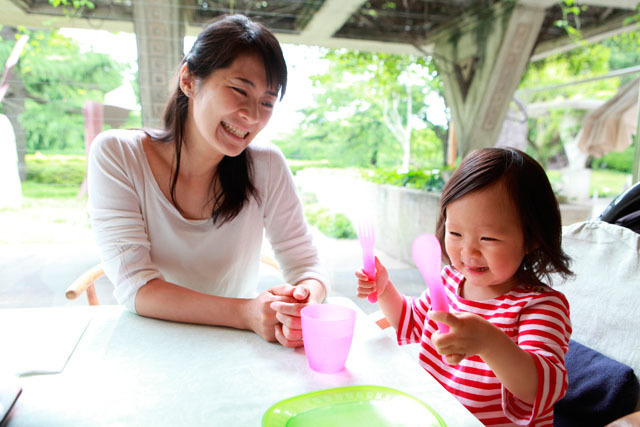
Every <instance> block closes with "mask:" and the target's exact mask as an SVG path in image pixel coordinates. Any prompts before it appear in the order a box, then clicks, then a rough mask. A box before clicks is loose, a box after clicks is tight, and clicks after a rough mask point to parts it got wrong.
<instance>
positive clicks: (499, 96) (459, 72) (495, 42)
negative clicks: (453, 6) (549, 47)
mask: <svg viewBox="0 0 640 427" xmlns="http://www.w3.org/2000/svg"><path fill="white" fill-rule="evenodd" d="M543 18H544V9H541V8H536V7H529V6H522V5H518V6H503V5H501V4H498V5H497V6H496V7H494V8H492V9H491V11H490V12H488V13H483V14H474V15H473V16H469V17H468V18H466V19H461V21H460V22H459V24H458V25H456V27H455V28H452V29H450V30H449V31H447V32H446V33H444V34H442V35H440V36H439V37H438V38H437V39H436V42H435V53H436V56H435V59H436V61H437V64H438V70H439V73H440V76H441V78H442V80H443V86H444V95H445V99H446V101H447V105H448V106H449V108H451V116H452V123H453V128H454V129H455V135H456V141H457V145H458V154H459V155H461V156H465V155H466V154H467V153H469V152H470V151H472V150H474V149H476V148H481V147H490V146H493V145H494V144H495V142H496V140H497V138H498V135H499V133H500V130H501V128H502V122H503V120H504V117H505V115H506V113H507V110H508V107H509V103H510V102H511V99H512V97H513V93H514V92H515V90H516V88H517V87H518V84H519V83H520V81H521V79H522V75H523V74H524V71H525V69H526V65H527V63H528V61H529V57H530V55H531V50H532V49H533V45H534V43H535V40H536V38H537V36H538V33H539V31H540V27H541V25H542V21H543Z"/></svg>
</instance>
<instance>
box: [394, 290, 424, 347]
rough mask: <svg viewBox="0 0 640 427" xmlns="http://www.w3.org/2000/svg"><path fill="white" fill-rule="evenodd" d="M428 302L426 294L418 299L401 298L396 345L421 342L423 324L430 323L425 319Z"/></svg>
mask: <svg viewBox="0 0 640 427" xmlns="http://www.w3.org/2000/svg"><path fill="white" fill-rule="evenodd" d="M429 306H430V300H429V296H428V295H427V292H426V291H425V292H423V293H422V295H421V296H420V298H415V297H408V296H403V302H402V312H401V313H400V323H399V325H398V330H397V331H396V333H397V338H398V344H400V345H404V344H411V343H417V342H420V341H421V337H422V333H423V330H424V322H425V320H426V321H427V322H431V321H430V320H429V319H428V318H427V312H428V311H429Z"/></svg>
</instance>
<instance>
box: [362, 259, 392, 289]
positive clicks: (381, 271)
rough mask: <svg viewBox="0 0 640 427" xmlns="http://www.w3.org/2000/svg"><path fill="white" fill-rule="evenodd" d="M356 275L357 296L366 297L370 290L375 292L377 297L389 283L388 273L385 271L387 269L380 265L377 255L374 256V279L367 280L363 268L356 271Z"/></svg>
mask: <svg viewBox="0 0 640 427" xmlns="http://www.w3.org/2000/svg"><path fill="white" fill-rule="evenodd" d="M356 277H357V278H358V298H367V297H368V296H369V294H370V293H372V292H377V293H378V297H380V296H381V295H382V294H383V293H384V291H385V290H386V289H387V284H388V283H389V273H387V269H386V268H385V267H384V265H382V263H381V262H380V260H379V259H378V257H376V278H375V280H369V277H368V276H367V275H366V274H365V272H364V270H361V271H356Z"/></svg>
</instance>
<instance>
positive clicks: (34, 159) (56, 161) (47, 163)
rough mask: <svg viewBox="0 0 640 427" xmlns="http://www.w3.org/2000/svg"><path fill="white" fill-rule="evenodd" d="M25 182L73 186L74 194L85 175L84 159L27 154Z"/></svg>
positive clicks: (82, 157) (74, 156)
mask: <svg viewBox="0 0 640 427" xmlns="http://www.w3.org/2000/svg"><path fill="white" fill-rule="evenodd" d="M25 163H26V166H27V182H33V183H40V184H54V185H64V186H75V188H76V192H77V190H78V187H79V186H80V184H82V181H83V180H84V177H85V174H86V158H85V156H79V155H44V154H41V153H36V154H27V155H26V156H25Z"/></svg>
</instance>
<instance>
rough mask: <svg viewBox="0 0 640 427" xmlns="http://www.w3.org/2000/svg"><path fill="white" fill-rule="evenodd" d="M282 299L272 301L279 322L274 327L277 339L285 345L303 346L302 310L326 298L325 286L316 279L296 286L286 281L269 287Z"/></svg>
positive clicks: (291, 346) (292, 346)
mask: <svg viewBox="0 0 640 427" xmlns="http://www.w3.org/2000/svg"><path fill="white" fill-rule="evenodd" d="M269 292H271V293H273V294H274V295H275V296H278V297H280V298H283V299H280V300H277V301H274V302H272V303H271V305H270V307H271V309H272V310H273V311H274V312H275V317H276V319H277V321H278V322H277V323H276V325H275V328H274V332H275V338H276V340H277V341H278V342H279V343H280V344H282V345H283V346H284V347H290V348H295V347H302V345H303V344H304V343H303V342H302V320H301V318H300V310H302V309H303V308H304V307H306V306H307V305H309V304H320V303H322V301H323V300H324V286H323V285H322V284H321V283H320V282H318V281H316V280H305V281H302V282H301V283H299V284H297V285H296V286H293V285H290V284H288V283H285V284H283V285H280V286H275V287H273V288H271V289H269Z"/></svg>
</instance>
